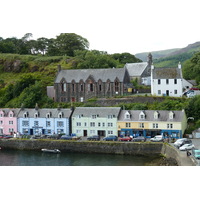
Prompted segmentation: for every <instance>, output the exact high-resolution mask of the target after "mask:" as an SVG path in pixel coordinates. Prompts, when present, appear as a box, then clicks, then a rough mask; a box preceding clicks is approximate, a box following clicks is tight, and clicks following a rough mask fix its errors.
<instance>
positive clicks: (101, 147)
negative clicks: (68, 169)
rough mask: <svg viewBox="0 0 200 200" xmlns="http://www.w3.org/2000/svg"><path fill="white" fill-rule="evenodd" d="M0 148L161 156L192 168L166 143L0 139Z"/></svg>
mask: <svg viewBox="0 0 200 200" xmlns="http://www.w3.org/2000/svg"><path fill="white" fill-rule="evenodd" d="M0 147H1V148H5V149H16V150H35V151H41V149H43V148H47V149H59V150H60V151H61V152H79V153H108V154H128V155H137V156H138V155H141V156H161V155H164V156H165V157H166V158H168V159H169V158H170V159H172V160H174V161H175V162H176V163H177V164H178V165H179V166H194V165H196V164H195V162H194V160H192V159H191V158H190V157H187V156H186V155H185V154H184V156H183V154H182V155H181V154H180V152H179V151H177V149H176V148H174V147H173V146H171V145H169V144H167V143H152V142H145V143H143V142H141V143H134V142H105V141H70V140H68V141H66V140H23V139H10V140H6V139H1V140H0Z"/></svg>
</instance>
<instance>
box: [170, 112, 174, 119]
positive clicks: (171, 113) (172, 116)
mask: <svg viewBox="0 0 200 200" xmlns="http://www.w3.org/2000/svg"><path fill="white" fill-rule="evenodd" d="M174 116H175V114H174V112H173V111H170V112H169V119H174Z"/></svg>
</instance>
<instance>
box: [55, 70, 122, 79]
mask: <svg viewBox="0 0 200 200" xmlns="http://www.w3.org/2000/svg"><path fill="white" fill-rule="evenodd" d="M125 72H126V69H125V68H108V69H77V70H61V71H60V72H59V73H58V75H57V77H56V80H55V83H60V81H61V80H62V78H65V80H66V81H67V82H72V80H74V81H75V82H79V81H80V80H81V79H82V80H83V81H84V82H85V81H86V80H87V79H88V77H89V76H90V75H91V76H92V77H93V78H94V80H95V81H98V80H99V79H101V80H102V81H103V82H106V81H107V80H108V79H109V80H110V81H111V82H114V81H115V79H116V77H117V78H118V79H119V81H120V82H123V81H124V76H125Z"/></svg>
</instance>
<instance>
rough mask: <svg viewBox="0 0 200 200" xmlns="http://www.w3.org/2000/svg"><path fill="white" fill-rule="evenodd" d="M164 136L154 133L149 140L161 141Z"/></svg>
mask: <svg viewBox="0 0 200 200" xmlns="http://www.w3.org/2000/svg"><path fill="white" fill-rule="evenodd" d="M163 140H164V138H163V136H162V135H156V136H154V137H153V138H151V139H150V141H151V142H163Z"/></svg>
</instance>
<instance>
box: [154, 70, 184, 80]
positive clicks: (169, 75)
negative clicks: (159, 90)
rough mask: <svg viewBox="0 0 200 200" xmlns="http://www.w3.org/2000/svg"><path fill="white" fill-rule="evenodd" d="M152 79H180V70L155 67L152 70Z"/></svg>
mask: <svg viewBox="0 0 200 200" xmlns="http://www.w3.org/2000/svg"><path fill="white" fill-rule="evenodd" d="M152 75H153V79H181V78H182V73H181V69H179V68H174V67H162V68H161V67H156V68H154V69H153V74H152Z"/></svg>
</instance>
